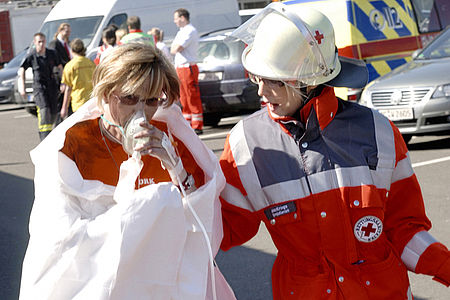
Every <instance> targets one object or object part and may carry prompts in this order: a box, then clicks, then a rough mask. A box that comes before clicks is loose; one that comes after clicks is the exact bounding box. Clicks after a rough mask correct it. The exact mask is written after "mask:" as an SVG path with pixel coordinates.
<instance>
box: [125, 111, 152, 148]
mask: <svg viewBox="0 0 450 300" xmlns="http://www.w3.org/2000/svg"><path fill="white" fill-rule="evenodd" d="M142 122H147V118H146V116H145V112H144V103H143V102H139V103H138V104H137V107H136V111H135V113H134V114H133V115H132V116H131V117H130V118H129V119H128V121H127V123H126V124H125V126H124V128H123V138H122V147H123V149H124V150H125V152H127V153H128V154H129V155H133V152H134V149H135V148H136V147H138V146H142V145H144V144H145V143H147V142H149V140H150V138H149V137H145V138H135V137H134V136H135V135H136V134H137V133H139V132H141V131H143V130H145V128H144V127H142V126H141V125H140V124H141V123H142Z"/></svg>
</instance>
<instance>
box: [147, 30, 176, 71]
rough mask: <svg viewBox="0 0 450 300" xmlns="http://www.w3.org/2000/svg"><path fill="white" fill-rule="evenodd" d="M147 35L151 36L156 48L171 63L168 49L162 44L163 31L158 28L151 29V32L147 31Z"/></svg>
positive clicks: (171, 58) (171, 59) (171, 57)
mask: <svg viewBox="0 0 450 300" xmlns="http://www.w3.org/2000/svg"><path fill="white" fill-rule="evenodd" d="M148 34H151V35H153V37H154V38H155V42H156V48H158V49H159V50H161V52H162V53H164V55H165V56H166V57H167V58H168V59H169V61H171V62H172V63H173V56H172V55H171V54H170V49H169V47H167V45H166V44H165V43H164V42H163V40H164V31H162V30H161V29H159V28H158V27H153V28H152V29H151V30H149V32H148Z"/></svg>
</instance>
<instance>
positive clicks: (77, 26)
mask: <svg viewBox="0 0 450 300" xmlns="http://www.w3.org/2000/svg"><path fill="white" fill-rule="evenodd" d="M102 19H103V16H93V17H83V18H72V19H61V20H55V21H49V22H45V23H44V25H42V28H41V32H42V33H44V34H45V36H46V37H47V43H48V42H49V41H51V40H53V36H54V35H55V32H56V31H57V30H58V26H59V24H61V23H69V25H70V29H71V34H70V40H73V39H75V38H79V39H81V40H82V41H83V43H84V46H85V47H87V46H88V45H89V44H90V43H91V41H92V39H93V38H94V35H95V33H96V32H97V30H98V27H99V25H100V23H101V22H102Z"/></svg>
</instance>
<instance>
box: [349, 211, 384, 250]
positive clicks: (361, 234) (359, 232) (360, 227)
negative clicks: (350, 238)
mask: <svg viewBox="0 0 450 300" xmlns="http://www.w3.org/2000/svg"><path fill="white" fill-rule="evenodd" d="M353 232H354V234H355V237H356V239H357V240H358V241H360V242H364V243H370V242H373V241H375V240H376V239H378V238H379V237H380V235H381V233H382V232H383V222H382V221H381V220H380V219H379V218H378V217H376V216H365V217H362V218H361V219H359V220H358V221H357V222H356V223H355V227H354V228H353Z"/></svg>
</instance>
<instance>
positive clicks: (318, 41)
mask: <svg viewBox="0 0 450 300" xmlns="http://www.w3.org/2000/svg"><path fill="white" fill-rule="evenodd" d="M314 38H315V39H316V41H317V44H322V39H323V38H324V36H323V34H322V33H320V32H319V30H316V35H315V36H314Z"/></svg>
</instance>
